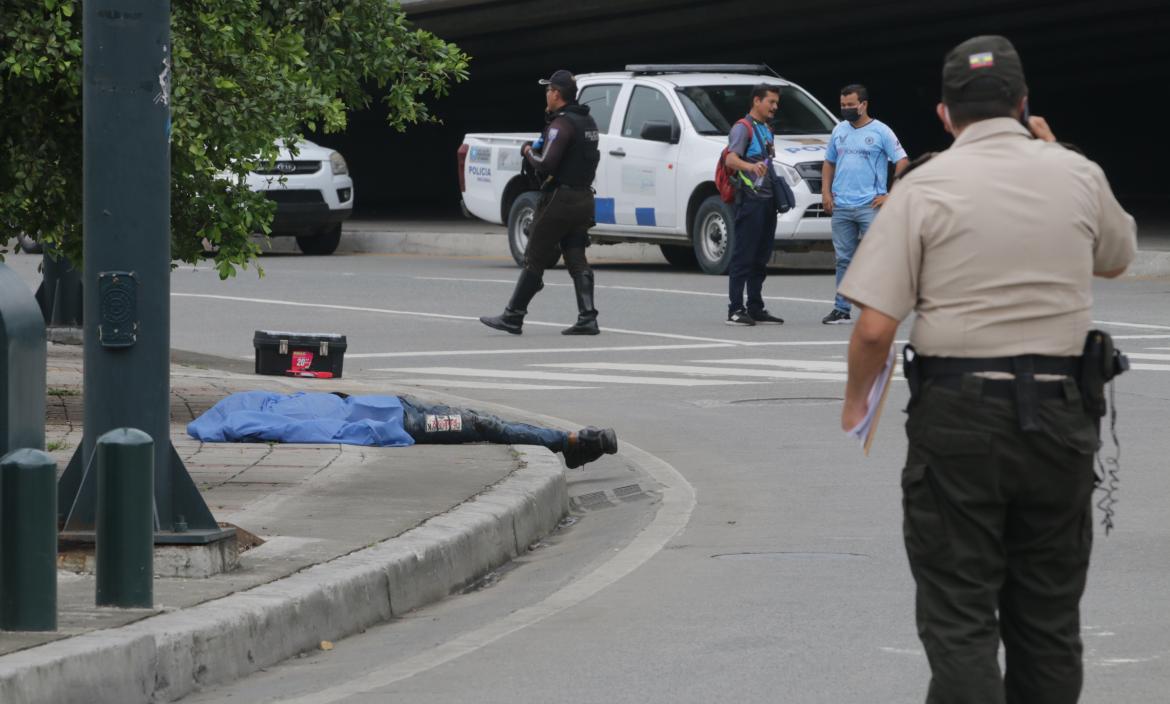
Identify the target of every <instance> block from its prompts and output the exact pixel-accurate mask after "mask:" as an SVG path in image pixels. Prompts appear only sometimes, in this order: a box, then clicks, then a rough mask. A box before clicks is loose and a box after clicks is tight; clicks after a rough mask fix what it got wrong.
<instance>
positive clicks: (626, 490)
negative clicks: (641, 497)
mask: <svg viewBox="0 0 1170 704" xmlns="http://www.w3.org/2000/svg"><path fill="white" fill-rule="evenodd" d="M641 493H642V487H640V486H638V485H637V484H630V485H629V486H619V487H618V488H616V489H614V490H613V495H614V496H616V497H618V498H619V499H624V498H626V497H628V496H634V495H635V494H641Z"/></svg>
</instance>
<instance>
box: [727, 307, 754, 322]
mask: <svg viewBox="0 0 1170 704" xmlns="http://www.w3.org/2000/svg"><path fill="white" fill-rule="evenodd" d="M727 324H728V325H744V326H748V325H755V324H756V321H754V320H752V316H750V315H748V314H747V311H746V310H744V309H742V308H740V309H739V310H736V311H732V312H730V313H728V314H727Z"/></svg>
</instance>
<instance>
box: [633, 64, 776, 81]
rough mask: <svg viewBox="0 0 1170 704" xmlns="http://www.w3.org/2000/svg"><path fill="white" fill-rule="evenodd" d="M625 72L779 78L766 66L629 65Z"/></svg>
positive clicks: (640, 74)
mask: <svg viewBox="0 0 1170 704" xmlns="http://www.w3.org/2000/svg"><path fill="white" fill-rule="evenodd" d="M626 70H627V71H629V72H631V73H633V74H634V75H636V76H645V75H649V74H655V73H758V74H765V75H770V76H776V77H777V78H779V77H780V75H779V74H778V73H776V72H775V71H773V70H772V68H771V67H770V66H768V65H767V64H630V65H628V66H626Z"/></svg>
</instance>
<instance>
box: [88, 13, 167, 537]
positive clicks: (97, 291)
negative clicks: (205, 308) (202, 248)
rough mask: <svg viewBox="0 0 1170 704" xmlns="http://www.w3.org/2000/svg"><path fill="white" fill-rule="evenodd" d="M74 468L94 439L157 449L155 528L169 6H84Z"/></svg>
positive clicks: (163, 401)
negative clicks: (79, 373) (117, 438)
mask: <svg viewBox="0 0 1170 704" xmlns="http://www.w3.org/2000/svg"><path fill="white" fill-rule="evenodd" d="M82 10H83V12H84V17H83V23H84V24H83V39H84V43H85V46H84V55H85V75H84V80H83V82H82V88H83V90H82V101H83V108H82V121H83V135H84V140H83V144H84V162H83V168H82V172H83V188H84V192H85V198H84V213H83V217H84V221H83V222H84V232H85V265H84V267H83V268H82V275H83V277H84V284H83V288H84V290H85V295H84V296H83V301H82V304H83V307H84V313H83V315H82V318H83V319H84V321H85V388H84V392H83V398H84V404H85V422H84V427H85V435H84V449H83V451H82V460H83V463H84V461H85V460H87V459H88V458H89V457H90V456H91V453H92V452H93V449H94V443H95V442H96V440H97V438H98V437H100V436H101V435H102V434H103V433H105V432H106V431H108V430H112V429H114V428H138V429H140V430H142V431H143V432H145V433H146V434H147V435H149V436H150V437H151V438H153V439H154V440H155V444H154V466H155V469H156V470H157V471H158V475H157V476H156V477H155V487H156V488H157V489H158V517H159V522H160V526H159V529H160V530H170V529H171V526H172V524H173V518H174V517H173V515H172V513H173V512H172V510H171V507H172V503H173V501H172V493H171V485H170V484H171V480H170V477H171V474H170V471H169V470H170V459H171V458H170V444H169V442H168V440H169V438H170V361H171V360H170V342H171V341H170V305H171V295H170V274H171V270H170V266H171V223H170V205H171V185H170V181H171V179H170V125H171V123H170V112H171V108H170V99H171V39H170V12H171V8H170V3H169V2H167V0H85V2H84V3H83V4H82Z"/></svg>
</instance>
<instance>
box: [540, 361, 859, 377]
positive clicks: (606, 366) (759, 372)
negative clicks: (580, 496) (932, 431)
mask: <svg viewBox="0 0 1170 704" xmlns="http://www.w3.org/2000/svg"><path fill="white" fill-rule="evenodd" d="M532 366H534V367H556V368H561V369H598V370H612V371H627V372H650V373H659V374H690V375H694V376H721V377H727V376H733V377H741V378H742V377H749V378H752V379H759V380H761V381H763V380H766V379H802V380H805V381H845V374H843V373H828V372H811V371H771V370H768V369H712V368H711V367H697V366H693V365H686V364H636V363H625V362H558V363H549V364H534V365H532Z"/></svg>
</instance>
